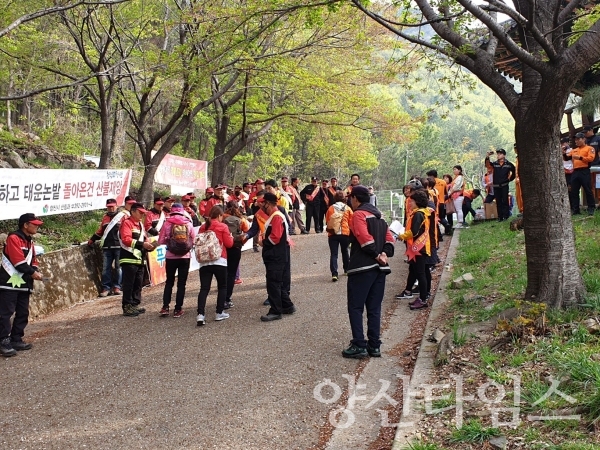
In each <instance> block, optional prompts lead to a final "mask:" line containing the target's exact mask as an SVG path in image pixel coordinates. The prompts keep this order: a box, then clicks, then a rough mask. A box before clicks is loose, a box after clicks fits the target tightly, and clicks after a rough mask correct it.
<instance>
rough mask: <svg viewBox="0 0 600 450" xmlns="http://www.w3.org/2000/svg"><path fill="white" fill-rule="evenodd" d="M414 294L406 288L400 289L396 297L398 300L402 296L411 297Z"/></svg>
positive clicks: (402, 297)
mask: <svg viewBox="0 0 600 450" xmlns="http://www.w3.org/2000/svg"><path fill="white" fill-rule="evenodd" d="M414 296H415V294H413V293H412V292H410V291H407V290H404V291H402V292H401V293H400V294H396V298H397V299H399V300H401V299H404V298H413V297H414Z"/></svg>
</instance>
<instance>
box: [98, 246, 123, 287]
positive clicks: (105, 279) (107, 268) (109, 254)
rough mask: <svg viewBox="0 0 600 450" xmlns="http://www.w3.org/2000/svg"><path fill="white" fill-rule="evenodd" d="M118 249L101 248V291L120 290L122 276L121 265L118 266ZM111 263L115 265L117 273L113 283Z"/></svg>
mask: <svg viewBox="0 0 600 450" xmlns="http://www.w3.org/2000/svg"><path fill="white" fill-rule="evenodd" d="M120 252H121V249H120V248H103V249H102V256H103V263H102V290H103V291H110V290H111V289H112V288H118V289H121V280H122V278H123V274H122V272H121V265H120V264H119V253H120ZM113 261H114V263H115V270H116V271H117V277H116V278H117V280H115V281H113V278H114V277H113V269H112V266H113Z"/></svg>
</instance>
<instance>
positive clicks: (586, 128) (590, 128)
mask: <svg viewBox="0 0 600 450" xmlns="http://www.w3.org/2000/svg"><path fill="white" fill-rule="evenodd" d="M592 130H593V128H592V127H591V126H589V125H586V126H585V127H583V131H584V133H585V132H586V131H592Z"/></svg>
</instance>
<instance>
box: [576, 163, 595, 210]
mask: <svg viewBox="0 0 600 450" xmlns="http://www.w3.org/2000/svg"><path fill="white" fill-rule="evenodd" d="M581 188H583V192H584V193H585V200H586V203H587V208H588V211H590V212H594V210H595V209H596V201H595V200H594V194H592V181H591V178H590V169H575V170H574V171H573V174H572V175H571V195H572V196H573V200H572V204H573V212H574V213H579V191H580V190H581Z"/></svg>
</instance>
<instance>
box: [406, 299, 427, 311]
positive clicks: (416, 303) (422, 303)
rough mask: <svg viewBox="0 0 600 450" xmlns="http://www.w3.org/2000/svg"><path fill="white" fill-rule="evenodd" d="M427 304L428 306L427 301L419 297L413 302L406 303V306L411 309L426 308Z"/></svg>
mask: <svg viewBox="0 0 600 450" xmlns="http://www.w3.org/2000/svg"><path fill="white" fill-rule="evenodd" d="M428 306H429V303H427V300H421V299H420V298H418V299H416V300H415V301H414V302H412V303H409V304H408V307H409V308H410V309H411V310H415V309H423V308H427V307H428Z"/></svg>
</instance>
